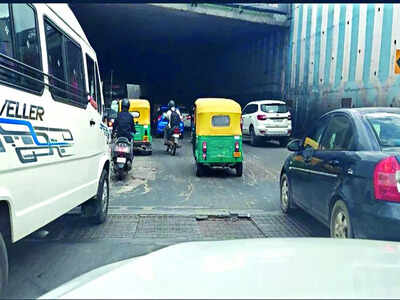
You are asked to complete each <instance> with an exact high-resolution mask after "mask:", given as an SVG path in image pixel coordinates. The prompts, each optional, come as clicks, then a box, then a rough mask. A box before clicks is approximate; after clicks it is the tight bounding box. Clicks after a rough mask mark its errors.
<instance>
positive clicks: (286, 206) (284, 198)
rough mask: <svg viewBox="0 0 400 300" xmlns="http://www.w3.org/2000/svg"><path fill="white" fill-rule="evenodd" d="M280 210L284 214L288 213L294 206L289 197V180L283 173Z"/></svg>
mask: <svg viewBox="0 0 400 300" xmlns="http://www.w3.org/2000/svg"><path fill="white" fill-rule="evenodd" d="M280 204H281V210H282V212H283V213H284V214H288V213H290V212H291V211H292V210H293V208H294V207H295V205H294V203H293V201H292V199H291V197H290V189H289V180H288V178H287V176H286V174H283V175H282V177H281V201H280Z"/></svg>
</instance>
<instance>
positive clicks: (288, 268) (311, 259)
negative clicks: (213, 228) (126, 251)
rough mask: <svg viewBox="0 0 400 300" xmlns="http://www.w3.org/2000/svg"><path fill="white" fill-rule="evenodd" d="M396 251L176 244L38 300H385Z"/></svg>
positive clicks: (309, 243) (348, 244) (282, 243)
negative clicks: (372, 299)
mask: <svg viewBox="0 0 400 300" xmlns="http://www.w3.org/2000/svg"><path fill="white" fill-rule="evenodd" d="M399 257H400V243H398V242H387V241H371V240H356V239H354V240H348V239H327V238H325V239H324V238H266V239H242V240H230V241H201V242H189V243H179V244H176V245H173V246H169V247H166V248H163V249H161V250H157V251H154V252H152V253H149V254H147V255H144V256H140V257H136V258H131V259H128V260H125V261H121V262H116V263H113V264H111V265H106V266H103V267H100V268H98V269H95V270H93V271H91V272H89V273H86V274H84V275H81V276H79V277H77V278H75V279H73V280H72V281H70V282H67V283H65V284H63V285H61V286H60V287H58V288H56V289H55V290H53V291H50V292H48V293H47V294H45V295H43V296H41V297H40V298H39V299H266V298H269V299H271V298H272V299H350V298H352V299H357V298H358V299H366V298H368V299H370V298H374V299H384V298H385V299H386V298H398V297H399V295H400V284H399V283H398V280H399V276H398V275H399V272H400V261H399Z"/></svg>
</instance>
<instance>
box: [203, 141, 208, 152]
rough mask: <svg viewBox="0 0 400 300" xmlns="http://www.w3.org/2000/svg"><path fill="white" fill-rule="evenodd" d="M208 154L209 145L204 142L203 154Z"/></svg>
mask: <svg viewBox="0 0 400 300" xmlns="http://www.w3.org/2000/svg"><path fill="white" fill-rule="evenodd" d="M206 152H207V143H206V142H203V153H206Z"/></svg>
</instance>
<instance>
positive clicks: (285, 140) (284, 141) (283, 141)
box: [279, 137, 289, 147]
mask: <svg viewBox="0 0 400 300" xmlns="http://www.w3.org/2000/svg"><path fill="white" fill-rule="evenodd" d="M288 142H289V138H288V137H283V138H281V139H280V140H279V145H280V146H281V147H286V146H287V144H288Z"/></svg>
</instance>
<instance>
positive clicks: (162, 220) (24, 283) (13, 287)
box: [4, 138, 327, 299]
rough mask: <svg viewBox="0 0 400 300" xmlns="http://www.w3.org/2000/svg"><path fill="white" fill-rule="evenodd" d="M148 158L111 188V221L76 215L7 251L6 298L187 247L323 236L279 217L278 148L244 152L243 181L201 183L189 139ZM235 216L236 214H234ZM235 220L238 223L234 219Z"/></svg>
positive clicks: (221, 174) (223, 175)
mask: <svg viewBox="0 0 400 300" xmlns="http://www.w3.org/2000/svg"><path fill="white" fill-rule="evenodd" d="M153 141H154V142H153V155H152V156H139V155H138V156H136V158H135V161H134V164H133V169H132V171H131V172H130V173H129V175H128V177H127V178H126V179H125V180H123V181H116V180H115V179H114V177H113V178H112V182H111V188H112V189H111V194H110V212H109V213H110V215H109V219H108V221H107V222H106V223H105V224H103V225H101V226H92V225H88V223H87V221H86V220H85V219H84V218H82V217H81V216H80V215H79V209H77V210H75V211H73V212H71V213H70V214H68V215H65V216H63V217H61V218H59V219H57V220H56V221H54V222H53V223H51V224H49V225H48V226H46V227H45V228H44V230H46V231H47V232H48V234H47V235H42V234H43V233H45V231H43V230H42V231H38V232H36V233H34V234H32V235H30V236H28V237H27V238H25V239H23V240H21V241H19V242H17V243H16V244H14V245H10V246H9V262H10V279H9V286H8V288H7V291H6V293H5V295H4V298H7V299H9V298H35V297H38V296H40V295H42V294H44V293H46V292H47V291H49V290H51V289H53V288H55V287H57V286H59V285H61V284H62V283H64V282H66V281H69V280H71V279H73V278H74V277H76V276H78V275H81V274H83V273H85V272H87V271H90V270H92V269H94V268H96V267H99V266H102V265H105V264H108V263H112V262H116V261H119V260H122V259H125V258H130V257H135V256H138V255H143V254H146V253H149V252H152V251H154V250H157V249H160V248H162V247H165V246H168V245H171V244H174V243H177V242H185V241H191V240H221V239H232V238H268V237H292V236H299V237H302V236H304V237H307V236H327V229H326V228H324V227H323V226H322V225H321V224H319V223H318V222H316V221H315V220H313V219H312V218H311V217H309V216H308V215H306V214H305V213H302V212H301V211H299V212H298V213H297V214H295V215H294V216H290V217H287V216H284V215H282V214H281V213H280V211H279V174H280V169H281V166H282V163H283V161H284V160H285V158H286V157H287V155H288V151H287V150H286V149H285V148H282V147H280V146H278V144H277V143H276V144H275V143H265V144H264V145H262V146H258V147H253V146H250V145H247V144H244V146H243V152H244V171H243V177H235V176H233V175H234V171H229V170H210V171H209V172H207V175H206V176H205V177H201V178H198V177H196V176H195V172H194V160H193V157H192V150H191V144H190V140H189V139H188V138H187V139H185V140H183V147H182V148H180V149H178V151H177V155H176V156H175V157H172V156H170V155H169V154H167V153H166V152H165V149H164V146H163V145H162V140H160V139H154V140H153ZM232 214H238V215H232ZM238 216H239V218H238Z"/></svg>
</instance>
